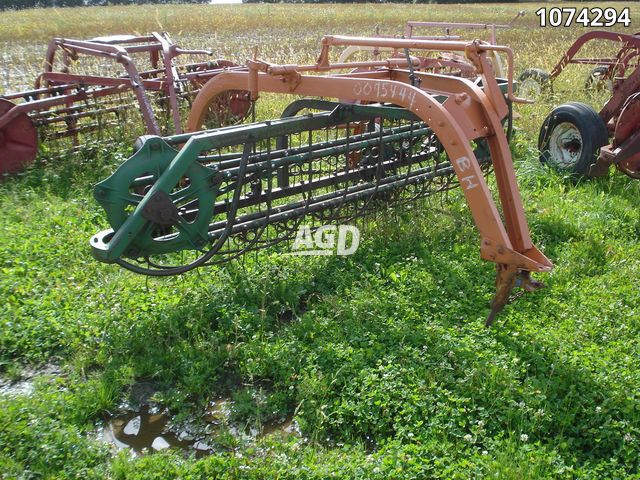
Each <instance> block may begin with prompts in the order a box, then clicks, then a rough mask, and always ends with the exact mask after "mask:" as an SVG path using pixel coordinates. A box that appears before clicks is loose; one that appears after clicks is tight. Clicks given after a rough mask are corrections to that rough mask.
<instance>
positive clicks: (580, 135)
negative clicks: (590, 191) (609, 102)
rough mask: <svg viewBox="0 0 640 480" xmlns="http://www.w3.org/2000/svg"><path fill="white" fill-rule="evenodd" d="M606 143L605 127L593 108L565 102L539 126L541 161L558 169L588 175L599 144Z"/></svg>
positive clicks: (607, 135)
mask: <svg viewBox="0 0 640 480" xmlns="http://www.w3.org/2000/svg"><path fill="white" fill-rule="evenodd" d="M608 142H609V134H608V132H607V127H606V125H605V124H604V122H603V121H602V119H601V118H600V116H599V115H598V113H597V112H596V111H595V110H594V109H593V108H591V107H590V106H589V105H587V104H585V103H580V102H569V103H565V104H563V105H560V106H558V107H556V108H554V109H553V110H552V111H551V113H550V114H549V115H548V116H547V118H545V120H544V123H543V124H542V127H541V128H540V135H539V136H538V150H539V151H540V161H541V162H542V163H544V164H546V165H549V166H550V167H552V168H554V169H556V170H558V171H560V172H566V173H570V174H573V175H575V176H578V177H588V176H589V170H590V168H591V165H592V164H594V163H595V162H596V159H597V154H598V151H599V150H600V147H602V146H603V145H606V144H607V143H608Z"/></svg>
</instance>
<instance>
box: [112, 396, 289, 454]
mask: <svg viewBox="0 0 640 480" xmlns="http://www.w3.org/2000/svg"><path fill="white" fill-rule="evenodd" d="M232 408H233V405H232V402H231V401H230V400H227V399H218V400H215V401H213V402H211V403H210V404H209V406H208V407H207V409H206V411H205V413H204V415H203V416H202V419H201V420H200V421H199V422H198V421H196V420H195V419H192V420H191V421H189V422H188V426H185V425H182V426H178V425H174V424H172V422H171V417H170V416H169V415H167V414H166V413H164V412H162V411H160V410H158V409H157V408H152V407H149V406H144V407H142V408H141V409H140V410H136V411H134V410H128V411H126V412H124V413H120V414H118V415H115V416H113V417H111V418H109V419H108V420H107V422H106V425H105V427H104V428H103V429H102V431H101V434H100V436H101V438H102V440H104V441H106V442H108V443H110V444H112V445H114V447H115V448H118V449H129V450H130V451H131V452H132V453H133V454H134V455H140V454H145V453H152V452H157V451H160V450H165V449H168V448H177V449H180V450H183V451H185V452H187V453H194V452H195V455H196V457H201V456H204V455H207V454H210V453H212V452H213V450H214V449H213V447H212V446H211V445H216V444H217V441H216V437H217V436H219V435H220V434H222V433H225V434H230V435H231V436H233V438H235V439H236V440H237V441H239V442H243V443H251V442H255V441H256V440H257V439H259V438H265V437H267V436H269V435H279V436H288V435H296V436H298V435H299V433H300V432H299V429H298V426H297V423H296V422H295V421H294V420H293V418H292V417H291V418H287V419H284V420H283V421H282V422H273V423H267V424H264V425H263V426H262V428H261V429H257V428H251V429H249V431H248V432H247V431H246V429H243V428H240V427H239V426H238V425H235V424H233V423H232V422H231V419H230V416H231V410H232ZM196 425H197V426H196Z"/></svg>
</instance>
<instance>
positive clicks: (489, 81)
mask: <svg viewBox="0 0 640 480" xmlns="http://www.w3.org/2000/svg"><path fill="white" fill-rule="evenodd" d="M352 45H354V46H371V47H390V48H394V49H405V48H408V49H414V50H439V51H462V52H464V53H465V55H466V57H467V58H468V59H469V61H470V62H471V63H472V64H473V65H474V66H475V68H476V71H477V73H478V75H479V76H480V78H481V79H482V85H483V86H484V88H480V86H479V85H478V83H476V82H472V81H470V80H467V79H464V78H454V77H449V76H444V75H437V74H429V73H420V72H410V71H407V70H400V69H397V68H395V66H394V65H393V61H388V62H387V65H386V66H385V68H383V69H377V70H371V71H368V72H360V73H348V74H337V75H336V74H333V75H323V76H319V75H305V74H303V72H314V71H315V72H328V71H331V70H334V69H343V68H345V67H346V66H349V67H353V65H354V64H346V65H345V64H336V65H331V64H330V62H329V50H330V48H331V47H335V46H342V47H344V46H352ZM498 51H500V52H503V53H506V55H507V59H508V86H507V88H508V94H507V96H508V98H509V100H511V101H516V102H524V100H521V99H517V98H515V97H514V95H513V91H512V83H513V53H512V51H511V49H509V48H507V47H503V46H497V45H488V44H483V43H480V42H478V41H475V42H470V43H469V42H457V41H434V40H404V39H389V38H366V37H346V36H325V37H324V38H323V40H322V51H321V53H320V57H319V58H318V61H317V63H316V64H315V65H308V66H296V65H286V66H279V65H271V64H269V63H266V62H261V61H256V60H252V61H249V62H248V66H249V70H248V71H246V72H238V71H234V72H231V71H229V72H224V73H222V74H220V75H218V76H216V77H214V78H212V79H211V80H210V81H209V82H208V83H207V84H206V85H205V86H204V87H203V88H202V90H201V91H200V93H199V94H198V96H197V97H196V99H195V101H194V103H193V107H192V110H191V114H190V116H189V119H188V129H189V130H190V131H197V130H199V129H200V127H201V126H202V121H203V118H204V115H205V113H206V111H207V109H208V106H209V103H210V102H211V101H212V99H213V98H215V97H216V96H217V95H219V94H220V93H222V92H224V91H226V90H237V89H241V88H244V89H247V90H248V91H249V92H250V93H251V98H252V99H253V100H256V99H257V98H258V95H259V92H271V93H283V94H292V95H308V96H322V97H334V98H341V97H345V96H348V97H349V98H353V99H356V100H358V101H363V102H381V103H385V102H386V103H392V104H396V105H399V106H401V107H404V108H406V109H408V110H410V111H412V112H413V113H415V114H416V115H417V116H419V117H420V118H421V119H422V120H423V121H424V122H425V123H426V124H427V125H428V126H429V127H431V128H432V129H433V131H434V133H435V134H436V136H437V137H438V138H439V139H440V141H441V142H442V144H443V146H444V148H445V150H446V152H447V154H448V156H449V158H451V160H452V164H453V167H454V169H455V173H456V175H457V177H458V180H459V182H460V185H461V187H462V190H463V192H464V195H465V199H466V202H467V205H468V206H469V209H470V210H471V214H472V216H473V219H474V221H475V224H476V226H477V228H478V230H479V232H480V237H481V247H480V253H481V256H482V258H483V259H485V260H488V261H491V262H495V263H496V264H498V276H497V281H496V286H497V293H496V297H495V299H494V301H493V304H492V313H491V315H490V317H489V318H488V319H487V323H489V324H490V323H491V322H492V321H493V317H494V316H495V314H496V313H497V312H498V311H500V310H501V308H502V307H503V306H504V305H505V303H506V301H507V299H508V295H509V293H510V292H511V290H512V288H513V286H514V284H515V282H516V280H517V277H518V276H520V277H521V279H522V280H523V284H522V286H523V287H524V288H525V289H529V290H530V289H535V288H537V287H538V286H539V284H537V282H534V281H533V280H531V279H530V278H529V272H532V271H539V272H546V271H550V270H551V269H552V267H553V264H552V263H551V262H550V261H549V260H548V259H547V258H546V257H545V256H544V255H543V254H542V253H541V252H540V251H539V250H538V249H537V248H536V247H535V246H534V245H533V243H532V241H531V236H530V233H529V227H528V224H527V220H526V217H525V213H524V208H523V205H522V198H521V196H520V191H519V190H518V185H517V182H516V177H515V172H514V169H513V163H512V159H511V153H510V151H509V145H508V141H507V138H506V136H505V134H504V131H503V128H502V124H501V120H502V119H503V118H504V117H505V115H506V114H507V112H508V105H507V102H506V100H505V96H504V95H503V94H502V91H501V89H500V87H499V85H498V83H497V81H496V77H495V75H494V74H493V70H492V66H491V63H490V60H489V59H488V58H487V52H498ZM375 63H376V66H377V65H378V64H382V63H384V62H375ZM397 64H398V62H396V65H397ZM405 65H406V62H405ZM359 66H360V65H359ZM410 75H413V76H414V77H415V78H418V79H419V81H420V87H417V86H413V85H411V82H410V79H409V76H410ZM436 95H445V96H447V99H446V100H445V101H444V102H443V103H440V102H439V101H438V100H436V98H435V96H436ZM479 138H485V139H486V140H487V142H488V145H489V149H490V152H491V158H492V161H493V167H494V171H495V175H496V181H497V186H498V192H499V197H500V203H501V206H502V211H503V214H504V223H503V221H502V218H501V216H500V214H499V212H498V208H497V206H496V204H495V202H494V199H493V197H492V195H491V192H490V190H489V187H488V185H487V183H486V181H485V179H484V177H483V175H482V171H481V169H480V166H479V164H478V161H477V159H476V157H475V154H474V152H473V149H472V148H471V146H470V142H471V141H472V140H476V139H479Z"/></svg>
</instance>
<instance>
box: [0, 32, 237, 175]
mask: <svg viewBox="0 0 640 480" xmlns="http://www.w3.org/2000/svg"><path fill="white" fill-rule="evenodd" d="M194 55H196V56H207V57H208V56H210V55H211V52H209V51H208V50H185V49H181V48H180V47H178V46H177V45H176V44H174V43H173V42H172V41H171V39H170V37H169V35H168V34H166V33H157V32H153V33H152V34H150V35H148V36H132V35H115V36H110V37H99V38H94V39H92V40H73V39H64V38H54V39H53V40H52V41H51V42H50V43H49V47H48V49H47V53H46V57H45V62H44V71H43V72H42V73H41V74H40V75H39V76H38V78H37V79H36V82H35V88H34V89H32V90H27V91H22V92H17V93H12V94H7V95H0V176H1V175H4V174H11V173H16V172H19V171H21V170H22V169H24V167H25V166H26V165H28V164H29V163H31V162H32V161H33V160H34V159H35V157H36V154H37V151H38V136H40V140H46V141H51V140H58V139H64V138H67V139H70V140H71V143H72V148H73V147H74V146H77V145H78V144H79V143H80V137H81V136H82V135H84V134H86V133H89V132H95V131H96V130H98V131H101V130H104V127H105V126H109V125H121V124H122V123H123V118H124V114H125V112H126V111H129V110H139V111H140V114H141V117H142V123H143V124H144V129H145V131H146V132H147V133H149V134H154V135H160V133H161V130H162V125H161V123H160V122H159V121H158V118H157V115H156V113H155V111H154V107H155V110H158V109H159V110H162V111H163V112H166V113H167V114H168V115H169V116H170V117H171V120H170V123H171V124H172V130H173V131H174V132H176V133H181V132H182V124H181V117H180V104H181V103H182V102H183V101H185V100H186V101H190V100H191V99H192V98H193V97H194V96H195V95H196V93H197V92H198V90H199V89H200V87H201V86H202V85H203V84H204V83H206V81H207V80H209V79H210V78H212V77H213V76H215V75H216V74H217V73H219V72H221V71H222V70H223V69H224V68H232V67H234V64H233V63H231V62H229V61H226V60H215V61H200V62H195V63H183V64H179V63H177V61H176V59H177V58H179V57H183V56H194ZM143 65H144V68H141V67H142V66H143ZM80 70H82V71H80ZM105 71H106V72H105ZM223 100H224V101H223ZM225 102H226V103H225ZM219 103H220V105H219V107H220V108H219V109H218V111H219V117H221V118H219V119H218V121H219V122H220V123H224V122H225V121H227V120H229V118H222V115H223V113H224V112H227V113H229V112H230V111H232V112H234V114H235V115H236V117H239V118H241V117H243V115H244V114H246V113H247V110H248V107H249V104H248V101H246V102H243V101H242V99H239V95H238V94H237V93H236V94H233V95H231V94H230V95H229V96H228V97H226V98H225V99H219ZM245 107H246V109H245V110H243V108H245ZM227 117H233V115H227ZM38 133H39V135H38Z"/></svg>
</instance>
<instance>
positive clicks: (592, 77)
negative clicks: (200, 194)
mask: <svg viewBox="0 0 640 480" xmlns="http://www.w3.org/2000/svg"><path fill="white" fill-rule="evenodd" d="M608 70H609V67H604V66H600V67H596V68H594V69H593V70H591V71H590V72H589V75H588V76H587V79H586V80H585V81H584V88H585V90H587V91H590V90H596V91H599V90H605V89H606V90H607V91H608V92H613V87H612V86H611V85H607V84H606V83H605V82H603V81H602V80H600V79H599V78H598V77H601V76H602V75H603V74H605V73H607V71H608Z"/></svg>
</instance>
